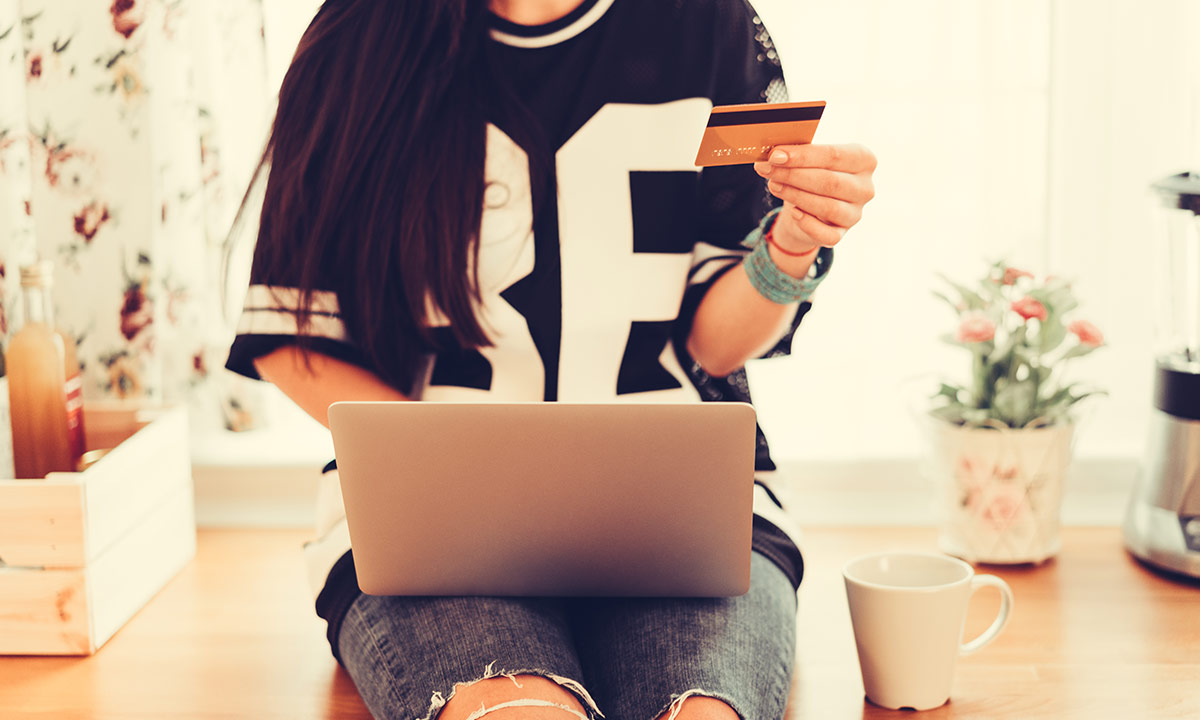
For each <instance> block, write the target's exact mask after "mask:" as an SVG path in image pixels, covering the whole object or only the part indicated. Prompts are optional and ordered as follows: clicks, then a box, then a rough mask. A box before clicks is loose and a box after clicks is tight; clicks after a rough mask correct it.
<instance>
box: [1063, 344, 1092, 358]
mask: <svg viewBox="0 0 1200 720" xmlns="http://www.w3.org/2000/svg"><path fill="white" fill-rule="evenodd" d="M1095 349H1096V348H1094V347H1092V346H1091V345H1084V344H1083V343H1079V344H1078V345H1076V346H1075V347H1073V348H1071V349H1070V350H1068V351H1067V352H1066V353H1064V354H1063V356H1062V359H1063V360H1064V361H1065V360H1070V359H1071V358H1077V357H1083V356H1084V355H1087V354H1088V353H1090V352H1092V351H1093V350H1095Z"/></svg>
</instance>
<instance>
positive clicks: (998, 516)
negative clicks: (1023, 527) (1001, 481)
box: [979, 495, 1023, 530]
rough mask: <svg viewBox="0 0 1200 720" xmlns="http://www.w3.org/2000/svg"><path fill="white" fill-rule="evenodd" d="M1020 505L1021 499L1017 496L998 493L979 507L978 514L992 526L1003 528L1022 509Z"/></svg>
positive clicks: (998, 528)
mask: <svg viewBox="0 0 1200 720" xmlns="http://www.w3.org/2000/svg"><path fill="white" fill-rule="evenodd" d="M1021 505H1022V503H1021V501H1020V500H1019V499H1017V498H1014V497H1009V496H1007V495H998V496H995V497H993V498H992V499H991V502H989V503H988V504H987V505H985V506H983V507H982V508H979V515H980V517H982V518H983V520H984V521H985V522H987V523H989V524H990V525H991V526H992V527H993V528H995V529H997V530H1003V529H1004V528H1006V527H1008V526H1009V525H1012V523H1013V520H1015V519H1016V518H1017V515H1018V513H1020V512H1021V511H1022V509H1023V508H1022V507H1021Z"/></svg>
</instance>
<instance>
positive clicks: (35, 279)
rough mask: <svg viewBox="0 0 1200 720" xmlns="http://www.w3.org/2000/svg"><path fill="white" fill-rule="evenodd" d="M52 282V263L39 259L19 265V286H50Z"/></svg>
mask: <svg viewBox="0 0 1200 720" xmlns="http://www.w3.org/2000/svg"><path fill="white" fill-rule="evenodd" d="M53 284H54V263H52V262H50V261H49V260H41V261H38V262H35V263H33V264H32V265H23V266H21V287H26V288H27V287H50V286H51V285H53Z"/></svg>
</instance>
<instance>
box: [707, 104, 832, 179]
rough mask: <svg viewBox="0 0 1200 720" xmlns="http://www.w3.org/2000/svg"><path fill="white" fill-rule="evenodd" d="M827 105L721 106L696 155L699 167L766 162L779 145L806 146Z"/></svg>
mask: <svg viewBox="0 0 1200 720" xmlns="http://www.w3.org/2000/svg"><path fill="white" fill-rule="evenodd" d="M824 112H825V102H824V101H817V102H800V103H754V104H748V105H720V106H717V107H714V108H713V109H712V114H710V115H709V118H708V127H706V128H705V129H704V137H703V139H701V141H700V152H699V153H698V154H697V155H696V165H697V166H698V167H712V166H714V165H742V164H746V163H752V162H758V161H759V160H766V159H767V157H768V156H769V155H770V153H771V148H773V147H775V146H776V145H806V144H808V143H811V142H812V139H813V135H815V134H816V132H817V123H819V122H820V121H821V114H822V113H824Z"/></svg>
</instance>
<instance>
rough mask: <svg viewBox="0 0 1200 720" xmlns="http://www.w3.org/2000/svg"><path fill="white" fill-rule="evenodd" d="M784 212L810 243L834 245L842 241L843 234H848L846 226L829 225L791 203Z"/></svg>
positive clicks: (826, 245)
mask: <svg viewBox="0 0 1200 720" xmlns="http://www.w3.org/2000/svg"><path fill="white" fill-rule="evenodd" d="M784 212H785V214H786V215H787V219H788V220H789V221H790V222H791V223H792V224H793V225H794V227H795V228H797V229H798V230H799V231H800V234H801V236H802V237H803V239H804V240H806V241H808V242H810V243H816V244H818V245H823V246H825V247H833V246H834V245H837V244H838V243H839V242H841V239H842V236H844V235H845V234H846V228H844V227H835V226H832V225H828V224H826V223H824V222H822V221H821V219H820V218H818V217H816V216H815V215H810V214H808V213H806V212H804V211H803V210H801V209H800V208H799V207H797V206H792V205H789V206H788V207H787V209H786V210H785V211H784Z"/></svg>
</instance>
